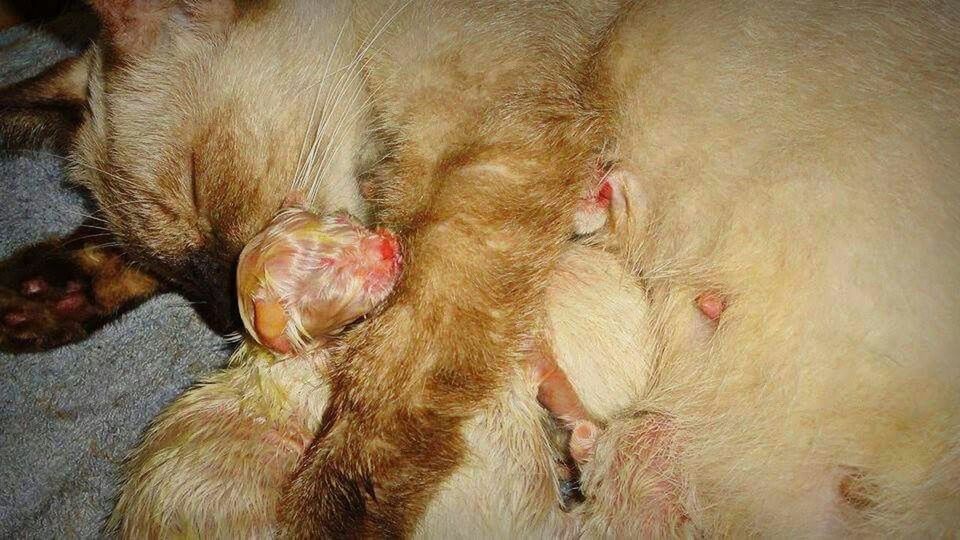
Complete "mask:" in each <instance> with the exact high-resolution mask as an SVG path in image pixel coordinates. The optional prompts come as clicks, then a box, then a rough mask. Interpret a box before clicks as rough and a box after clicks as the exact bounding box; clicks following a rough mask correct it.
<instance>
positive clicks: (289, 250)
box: [237, 208, 401, 354]
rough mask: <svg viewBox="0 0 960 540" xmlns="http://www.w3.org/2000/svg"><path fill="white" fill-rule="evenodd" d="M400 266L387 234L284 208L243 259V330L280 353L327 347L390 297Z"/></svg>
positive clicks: (339, 217) (338, 217)
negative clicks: (332, 338)
mask: <svg viewBox="0 0 960 540" xmlns="http://www.w3.org/2000/svg"><path fill="white" fill-rule="evenodd" d="M400 262H401V251H400V244H399V241H398V240H397V238H396V236H394V235H393V233H391V232H390V231H388V230H386V229H378V230H376V231H370V230H369V229H366V228H365V227H363V226H362V225H361V224H360V223H359V222H357V221H356V220H355V219H353V218H352V217H350V216H349V215H347V214H345V213H339V214H333V215H327V216H316V215H314V214H311V213H309V212H307V211H306V210H302V209H298V208H285V209H283V210H281V212H280V213H279V214H278V216H277V217H276V218H275V219H274V221H273V222H271V223H270V224H269V225H268V226H267V227H266V228H265V229H264V230H263V231H262V232H261V233H260V234H258V235H257V236H256V237H255V238H254V239H253V240H251V242H250V243H249V244H247V247H246V248H245V249H244V251H243V253H242V254H241V256H240V263H239V265H238V269H237V281H238V295H239V300H240V310H241V315H242V316H243V319H244V324H245V326H246V327H247V330H248V331H250V333H251V334H252V335H253V337H254V338H256V339H257V341H259V342H260V343H261V344H262V345H264V346H266V347H267V348H269V349H272V350H274V351H275V352H279V353H283V354H289V353H293V352H296V351H297V349H298V348H300V347H303V346H322V345H323V344H324V343H325V341H326V338H327V337H329V336H332V335H334V334H336V333H338V332H339V331H340V330H341V329H342V328H343V327H344V326H345V325H347V324H349V323H350V322H351V321H353V320H356V319H357V318H359V317H361V316H363V315H365V314H366V313H367V312H369V311H370V310H371V309H373V308H374V307H375V306H376V305H378V304H379V303H380V302H382V301H383V300H384V299H385V298H386V297H387V295H388V294H389V293H390V291H391V290H392V288H393V285H394V283H395V282H396V279H397V277H398V276H399V271H400ZM293 321H299V322H300V326H299V327H297V326H296V325H295V324H294V323H293Z"/></svg>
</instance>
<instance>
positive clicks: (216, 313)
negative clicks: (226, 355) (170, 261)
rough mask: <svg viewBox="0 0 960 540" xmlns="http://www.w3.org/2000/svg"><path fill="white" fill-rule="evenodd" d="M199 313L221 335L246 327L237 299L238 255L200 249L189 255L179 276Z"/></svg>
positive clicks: (185, 293)
mask: <svg viewBox="0 0 960 540" xmlns="http://www.w3.org/2000/svg"><path fill="white" fill-rule="evenodd" d="M177 277H178V278H179V279H178V281H180V282H181V283H182V284H183V288H184V289H185V290H184V295H185V296H186V297H187V299H188V300H190V301H191V302H194V304H195V307H196V310H197V313H199V314H200V317H201V318H202V319H203V321H204V322H205V323H206V324H207V325H208V326H210V328H211V329H212V330H213V331H215V332H217V333H219V334H229V333H231V332H236V331H237V330H240V329H241V328H243V322H242V321H241V319H240V310H239V307H238V306H237V302H236V293H235V292H234V291H235V290H236V258H235V257H225V256H218V255H214V254H210V253H207V252H202V251H198V252H195V253H193V254H191V255H189V256H188V257H187V258H186V260H185V264H184V265H183V266H182V271H181V274H180V275H179V276H177Z"/></svg>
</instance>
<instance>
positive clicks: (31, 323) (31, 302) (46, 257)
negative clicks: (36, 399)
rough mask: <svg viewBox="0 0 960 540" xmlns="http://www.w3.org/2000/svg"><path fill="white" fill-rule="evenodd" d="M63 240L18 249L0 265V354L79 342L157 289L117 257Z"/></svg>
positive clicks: (83, 242) (77, 236)
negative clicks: (1, 351)
mask: <svg viewBox="0 0 960 540" xmlns="http://www.w3.org/2000/svg"><path fill="white" fill-rule="evenodd" d="M92 234H96V233H92V232H91V231H90V230H89V229H85V228H83V227H81V229H79V230H78V231H77V232H76V233H74V234H73V235H71V236H70V237H67V238H66V239H60V240H51V241H48V242H44V243H41V244H38V245H35V246H31V247H28V248H24V249H22V250H20V251H19V252H17V253H15V254H14V255H13V256H11V257H10V258H8V259H7V260H5V261H3V262H0V350H3V351H6V352H34V351H42V350H47V349H52V348H55V347H58V346H61V345H64V344H67V343H72V342H76V341H79V340H81V339H83V338H85V337H86V336H87V335H89V334H90V332H92V331H94V330H96V329H97V328H99V327H101V326H103V325H104V324H106V323H107V322H109V321H110V320H112V319H114V318H116V317H117V316H118V315H119V314H120V313H121V310H123V309H124V308H130V307H133V305H136V304H137V303H139V302H140V301H142V300H143V299H145V298H146V297H147V296H149V295H150V294H152V293H153V292H154V291H156V289H157V282H156V281H155V280H154V279H153V278H152V277H150V276H147V275H146V274H143V273H142V272H140V271H138V270H135V269H132V268H130V267H129V266H128V265H127V264H126V262H125V260H124V259H123V257H122V256H121V255H120V253H119V252H117V251H115V250H112V249H108V248H103V247H100V246H99V245H97V244H95V243H92V242H89V241H87V238H89V237H90V236H91V235H92Z"/></svg>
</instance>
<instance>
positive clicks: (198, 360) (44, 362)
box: [0, 26, 229, 538]
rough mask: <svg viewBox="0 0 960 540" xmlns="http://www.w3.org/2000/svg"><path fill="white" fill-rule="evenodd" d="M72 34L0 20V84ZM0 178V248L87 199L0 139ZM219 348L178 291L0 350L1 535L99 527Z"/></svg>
mask: <svg viewBox="0 0 960 540" xmlns="http://www.w3.org/2000/svg"><path fill="white" fill-rule="evenodd" d="M73 41H75V42H74V43H64V42H63V41H62V40H60V39H57V38H55V37H53V35H52V34H51V33H50V32H45V31H41V30H36V29H32V28H28V27H23V26H21V27H15V28H10V29H7V30H5V31H3V32H0V86H6V85H8V84H10V83H11V82H13V81H17V80H19V79H21V78H24V77H29V76H32V75H35V74H36V73H38V72H40V71H42V70H43V69H44V67H45V66H49V65H51V64H52V63H54V62H56V61H57V60H58V59H60V58H63V57H65V56H67V55H70V54H72V53H74V52H75V51H76V50H77V48H78V47H80V46H82V45H83V43H84V40H79V39H78V40H73ZM0 144H2V141H0ZM4 148H6V146H5V145H4ZM0 185H2V187H3V189H2V192H0V193H2V194H0V257H6V256H8V255H9V254H10V253H12V252H13V251H14V250H15V249H16V248H18V247H20V246H23V245H26V244H29V243H33V242H37V241H40V240H43V239H45V238H48V237H50V236H55V235H62V234H65V233H68V232H70V231H71V230H72V229H73V227H75V226H76V225H78V224H79V223H80V222H81V221H82V219H83V217H82V216H83V213H84V212H88V211H89V210H88V209H87V208H85V202H84V199H83V196H82V194H81V193H80V192H79V191H77V190H76V189H73V188H72V187H70V186H68V185H67V184H66V183H65V180H64V176H63V170H62V168H61V160H60V159H59V158H57V157H54V156H52V155H49V154H44V153H36V152H10V151H7V150H5V151H3V152H2V153H0ZM228 352H229V347H228V346H227V345H226V344H225V343H224V342H223V341H222V340H221V339H220V338H218V337H217V336H216V335H214V334H213V333H212V332H210V331H209V330H208V329H207V328H206V327H205V326H203V324H202V323H201V322H200V320H199V319H198V317H197V316H196V314H195V313H194V312H193V310H192V309H191V308H190V306H189V305H188V304H187V303H186V302H185V301H184V300H183V299H181V298H180V297H178V296H174V295H163V296H160V297H157V298H154V299H152V300H150V301H149V302H146V303H145V304H143V305H142V306H140V307H139V308H137V309H136V310H134V311H132V312H130V313H128V314H127V315H126V316H124V317H123V318H121V319H119V320H117V321H115V322H113V323H111V324H110V325H108V326H107V327H106V328H104V329H103V330H101V331H100V332H98V333H96V334H94V335H93V336H92V337H90V338H89V339H87V340H85V341H83V342H81V343H78V344H75V345H71V346H66V347H62V348H59V349H57V350H54V351H50V352H47V353H43V354H25V355H16V356H13V355H6V354H2V353H0V402H2V405H0V538H96V537H99V536H101V533H100V529H101V527H102V524H103V521H104V519H105V517H106V516H107V514H108V513H109V511H110V508H111V504H112V499H113V497H114V495H115V493H116V487H117V482H118V480H119V466H120V464H121V462H122V460H123V458H124V456H125V455H126V454H127V452H129V450H130V449H131V448H132V447H133V445H134V444H135V442H136V440H137V438H138V437H139V436H140V434H141V433H142V431H143V429H144V428H145V427H146V425H147V423H148V422H149V421H150V419H151V418H152V417H153V416H154V415H156V414H157V412H159V411H160V409H161V408H162V407H163V406H164V405H165V404H167V403H169V402H170V401H171V400H172V399H174V398H175V397H176V396H177V395H178V394H179V393H180V391H181V390H183V389H184V388H185V387H187V386H188V385H189V384H190V383H191V382H193V381H195V380H197V379H198V378H199V377H200V376H201V375H202V374H204V373H207V372H209V371H211V370H212V369H215V368H216V367H217V366H220V365H223V364H224V363H225V362H226V358H227V356H228Z"/></svg>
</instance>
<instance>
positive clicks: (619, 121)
mask: <svg viewBox="0 0 960 540" xmlns="http://www.w3.org/2000/svg"><path fill="white" fill-rule="evenodd" d="M958 29H960V9H958V7H957V5H956V4H952V3H942V2H941V3H937V2H934V3H928V2H924V3H919V2H918V3H898V4H884V5H882V6H881V5H876V6H874V5H870V6H867V5H863V4H858V3H853V4H850V5H834V4H830V5H821V4H817V3H804V2H790V1H777V2H752V1H740V2H734V3H708V2H707V3H705V2H695V1H689V2H688V1H682V2H671V3H663V4H655V3H637V4H634V5H632V6H630V7H629V8H628V9H627V10H626V11H625V13H624V14H623V16H622V17H621V19H620V20H619V21H618V24H617V25H616V27H615V29H614V31H613V32H612V34H611V36H610V38H609V41H608V43H607V44H606V46H605V52H604V53H603V54H602V55H601V57H600V59H599V62H600V63H599V66H598V77H597V82H598V86H597V89H596V91H597V98H598V99H599V101H600V102H601V104H602V105H601V106H602V107H603V108H605V109H606V110H609V111H610V113H611V119H612V121H613V122H614V126H613V128H614V136H613V139H612V140H611V141H610V143H609V144H608V145H607V150H608V151H607V159H609V160H610V161H611V162H615V163H616V165H615V166H614V169H613V170H614V172H615V174H614V177H615V180H616V181H615V182H614V187H616V186H618V185H619V186H620V187H622V188H623V194H622V198H621V199H620V200H621V201H623V203H624V207H625V208H626V209H627V210H626V211H625V212H624V213H622V214H621V217H620V219H619V220H617V222H616V225H617V226H618V232H617V234H615V235H614V236H613V237H612V238H611V243H612V245H613V246H614V247H615V248H616V249H619V250H620V252H621V253H623V255H624V256H625V257H626V258H627V259H628V260H629V261H630V262H632V264H633V265H634V266H635V267H636V269H637V270H638V271H639V272H640V273H641V275H642V278H643V280H644V282H645V283H646V284H647V286H648V287H649V291H650V298H651V302H652V308H653V313H655V314H656V321H657V322H656V325H655V329H656V334H657V338H658V341H659V342H660V346H661V347H662V351H661V352H660V354H659V355H658V358H657V361H656V370H655V372H654V375H653V380H654V381H655V382H654V383H653V384H652V385H651V386H650V387H649V391H648V392H647V393H646V394H645V395H643V396H641V398H640V399H639V400H638V402H637V403H636V404H635V406H634V412H629V411H627V412H624V413H623V414H622V415H621V417H620V418H619V419H615V420H613V421H612V422H610V423H609V425H608V426H607V429H606V431H604V432H603V433H602V434H601V435H600V436H599V439H598V441H597V447H596V455H595V457H594V459H593V461H592V462H591V463H590V464H588V465H587V466H586V468H585V469H584V474H585V477H584V480H585V483H584V486H583V491H584V494H585V496H586V502H585V506H587V507H588V509H587V510H586V513H587V514H588V515H590V516H591V517H590V518H588V520H587V523H586V528H585V534H587V535H588V536H593V535H596V536H615V537H619V536H627V537H631V536H641V537H642V536H663V535H691V534H692V535H695V536H707V537H714V536H732V537H742V536H752V535H757V536H770V537H779V536H796V535H798V534H799V535H802V536H810V537H836V536H858V537H859V536H862V537H877V536H905V537H914V536H934V537H936V536H951V535H954V534H955V533H956V531H957V530H958V528H960V493H958V491H957V487H956V486H957V482H958V480H960V362H958V358H960V333H958V332H957V329H958V328H960V294H958V291H960V270H958V269H960V264H958V263H960V236H958V234H957V232H958V230H960V122H958V120H957V119H958V118H960V33H958ZM614 199H615V200H616V196H614ZM590 508H593V509H595V511H592V510H590Z"/></svg>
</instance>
